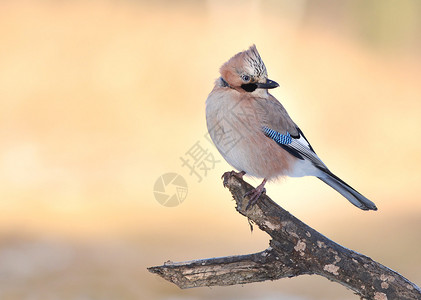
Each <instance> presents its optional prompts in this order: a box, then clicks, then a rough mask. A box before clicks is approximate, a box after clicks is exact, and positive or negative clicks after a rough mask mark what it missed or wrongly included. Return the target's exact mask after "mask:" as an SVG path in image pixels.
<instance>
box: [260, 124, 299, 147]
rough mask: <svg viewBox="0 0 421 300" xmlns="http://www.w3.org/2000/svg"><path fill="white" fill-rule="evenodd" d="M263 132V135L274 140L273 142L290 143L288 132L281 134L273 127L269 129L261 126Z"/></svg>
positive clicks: (290, 138)
mask: <svg viewBox="0 0 421 300" xmlns="http://www.w3.org/2000/svg"><path fill="white" fill-rule="evenodd" d="M263 132H264V133H265V135H266V136H267V137H269V138H271V139H272V140H274V141H275V142H277V143H278V144H282V145H289V144H291V143H292V137H291V135H290V134H289V132H287V134H286V135H285V134H281V133H279V132H277V131H275V130H273V129H270V128H268V127H266V126H265V127H263Z"/></svg>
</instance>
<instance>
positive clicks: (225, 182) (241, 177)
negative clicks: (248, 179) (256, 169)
mask: <svg viewBox="0 0 421 300" xmlns="http://www.w3.org/2000/svg"><path fill="white" fill-rule="evenodd" d="M245 174H246V172H244V171H241V172H235V171H231V172H225V173H224V174H222V177H221V178H224V187H227V183H228V178H230V177H231V176H235V177H237V178H239V179H243V176H244V175H245Z"/></svg>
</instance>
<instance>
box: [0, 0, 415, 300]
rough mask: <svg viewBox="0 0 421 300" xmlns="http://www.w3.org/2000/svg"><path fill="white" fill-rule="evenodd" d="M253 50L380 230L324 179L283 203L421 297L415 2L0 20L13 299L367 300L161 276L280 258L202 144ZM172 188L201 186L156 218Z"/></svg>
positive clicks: (6, 230) (6, 271)
mask: <svg viewBox="0 0 421 300" xmlns="http://www.w3.org/2000/svg"><path fill="white" fill-rule="evenodd" d="M253 43H255V44H256V46H257V48H258V49H259V51H260V54H261V56H262V58H263V60H264V61H265V64H266V66H267V69H268V72H269V76H270V78H271V79H273V80H275V81H277V82H278V83H280V85H281V86H280V88H278V89H276V90H274V91H273V94H274V95H275V96H276V97H277V98H278V99H280V100H281V101H282V102H283V104H284V105H285V107H286V108H287V109H288V111H289V113H290V114H291V116H292V117H293V119H294V120H295V121H296V122H297V123H298V124H299V125H300V127H301V128H302V130H303V131H304V132H305V133H306V136H307V137H308V139H309V140H310V142H311V143H312V145H313V147H314V148H315V149H316V151H317V153H318V154H319V156H320V157H321V158H322V159H323V160H324V162H325V163H326V164H327V165H328V166H329V167H330V168H331V169H332V170H333V171H334V172H335V173H337V174H338V175H339V176H340V177H342V178H343V179H344V180H345V181H347V182H348V183H349V184H351V185H352V186H354V187H355V188H356V189H358V190H359V191H360V192H361V193H363V194H364V195H366V196H367V197H368V198H370V199H371V200H373V201H374V202H375V203H376V204H377V206H378V208H379V211H378V212H363V211H360V210H358V209H357V208H355V207H353V206H352V205H350V204H349V203H348V202H347V201H346V200H345V199H344V198H342V197H341V196H340V195H339V194H337V193H336V192H335V191H333V190H332V189H330V188H329V187H328V186H325V185H324V184H323V183H321V182H319V181H318V180H316V179H314V178H301V179H286V180H281V181H279V182H277V183H271V184H269V185H268V186H267V190H268V194H269V195H270V196H271V197H272V198H273V199H274V200H276V201H278V203H280V204H281V205H282V206H283V207H284V208H285V209H287V210H289V211H290V212H291V213H293V214H294V215H295V216H297V217H299V218H300V219H302V220H303V221H304V222H306V223H307V224H309V225H310V226H312V227H314V228H315V229H317V230H319V231H321V232H322V233H323V234H325V235H327V236H328V237H330V238H332V239H333V240H335V241H337V242H338V243H341V244H342V245H344V246H346V247H348V248H351V249H354V250H356V251H358V252H361V253H364V254H365V255H368V256H370V257H372V258H373V259H375V260H377V261H379V262H381V263H383V264H385V265H386V266H388V267H390V268H392V269H394V270H396V271H398V272H400V273H402V274H403V275H404V276H405V277H407V278H408V279H409V280H411V281H413V282H415V283H417V284H421V263H420V262H421V252H420V250H419V249H420V247H421V233H420V226H421V218H420V215H421V201H420V193H421V184H420V182H421V174H420V168H421V155H420V152H421V141H420V138H421V131H420V126H421V101H420V100H421V85H420V84H421V51H420V49H421V3H420V2H419V1H416V0H414V1H391V0H390V1H362V0H361V1H305V0H300V1H286V0H285V1H275V0H271V1H270V0H267V1H263V0H262V1H222V0H221V1H219V0H218V1H187V0H186V1H155V2H152V1H151V2H149V1H135V0H130V1H129V0H126V1H125V0H121V1H116V0H114V1H111V0H106V1H99V0H98V1H58V0H49V1H35V0H34V1H29V0H28V1H19V0H18V1H2V2H1V3H0V105H1V109H0V114H1V117H0V136H1V138H0V179H1V180H0V182H1V184H0V199H1V200H0V298H1V299H165V300H169V299H171V300H173V299H239V298H241V299H300V300H302V299H356V297H355V296H354V295H353V294H352V292H350V291H349V290H346V289H345V288H343V287H342V286H339V285H337V284H335V283H331V282H329V281H327V280H325V279H323V278H319V277H316V276H307V277H300V278H294V279H284V280H279V281H275V282H265V283H259V284H250V285H245V286H234V287H224V288H221V287H214V288H200V289H190V290H185V291H181V290H179V289H178V288H176V287H175V286H173V285H171V284H169V283H167V282H165V281H163V280H161V279H160V278H158V277H156V276H154V275H152V274H150V273H148V272H147V271H146V267H147V266H152V265H158V264H161V263H163V262H164V261H166V260H168V259H170V260H172V261H182V260H190V259H195V258H206V257H214V256H225V255H234V254H245V253H251V252H255V251H260V250H263V249H264V248H266V247H267V242H268V237H267V236H266V235H265V234H263V233H261V232H260V231H259V230H255V231H254V232H253V233H250V230H249V226H248V224H247V220H246V219H245V218H243V217H241V216H240V215H239V214H238V213H236V212H235V210H234V203H233V202H232V201H230V194H229V192H228V191H227V190H225V189H224V188H223V187H222V184H221V180H220V179H219V178H220V176H221V174H222V173H223V172H224V171H227V170H230V169H231V168H230V167H229V166H228V165H227V163H225V162H224V161H223V160H222V158H221V156H220V155H219V153H218V152H217V151H216V149H215V148H213V146H212V145H211V144H210V143H209V142H208V141H207V140H206V137H205V134H206V124H205V116H204V110H205V100H206V97H207V94H208V93H209V92H210V90H211V89H212V87H213V82H214V80H215V79H216V78H217V77H218V76H219V75H218V69H219V67H220V65H221V64H222V63H224V62H225V61H226V60H227V59H229V58H230V57H231V56H232V55H234V54H235V53H237V52H239V51H241V50H244V49H246V48H247V47H249V46H250V45H251V44H253ZM197 142H199V144H200V145H201V146H202V147H203V148H204V150H207V153H210V154H212V155H214V157H215V158H216V159H218V160H220V161H219V162H217V163H216V164H215V165H214V166H212V167H213V168H211V169H210V170H208V171H207V174H204V173H203V170H200V169H196V170H197V171H198V172H199V174H201V176H202V180H201V182H199V180H198V177H197V176H196V175H195V174H190V170H189V169H188V168H187V167H186V166H184V167H183V166H182V162H181V160H180V157H186V156H187V155H186V153H187V152H188V151H189V149H191V148H192V147H193V146H194V145H195V143H197ZM168 172H175V173H178V174H180V175H181V176H182V177H184V178H185V180H186V182H187V184H188V194H187V197H186V199H185V200H184V202H183V203H182V204H180V205H178V206H176V207H166V206H163V205H161V204H159V203H158V202H157V201H156V200H155V198H154V193H153V190H154V184H155V181H156V180H157V179H158V178H159V177H160V176H161V175H162V174H165V173H168ZM249 181H250V182H251V183H252V184H257V183H258V182H259V181H257V180H249ZM171 189H172V190H171ZM174 192H175V187H173V186H169V187H168V193H169V194H171V193H174Z"/></svg>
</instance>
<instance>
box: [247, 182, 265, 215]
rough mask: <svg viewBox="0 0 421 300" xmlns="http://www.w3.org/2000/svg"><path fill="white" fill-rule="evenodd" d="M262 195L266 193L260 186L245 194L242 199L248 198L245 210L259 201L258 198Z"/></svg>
mask: <svg viewBox="0 0 421 300" xmlns="http://www.w3.org/2000/svg"><path fill="white" fill-rule="evenodd" d="M264 193H266V189H265V188H264V187H260V186H258V187H257V188H255V189H252V190H250V191H248V192H247V193H245V194H244V196H243V197H244V198H246V197H247V196H248V197H249V202H248V204H247V206H246V210H249V208H251V207H252V206H254V205H255V204H256V203H257V201H258V200H259V198H260V196H261V195H262V194H264Z"/></svg>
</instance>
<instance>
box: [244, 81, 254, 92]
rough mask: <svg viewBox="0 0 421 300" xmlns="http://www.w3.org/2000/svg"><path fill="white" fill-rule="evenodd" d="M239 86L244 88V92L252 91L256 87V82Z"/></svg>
mask: <svg viewBox="0 0 421 300" xmlns="http://www.w3.org/2000/svg"><path fill="white" fill-rule="evenodd" d="M241 88H242V89H243V90H245V91H246V92H250V93H251V92H254V90H255V89H257V84H255V83H247V84H242V85H241Z"/></svg>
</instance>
